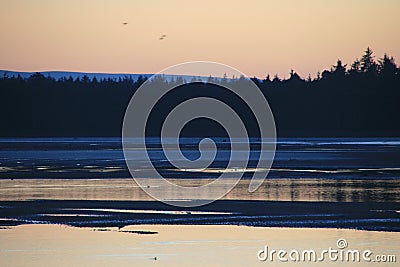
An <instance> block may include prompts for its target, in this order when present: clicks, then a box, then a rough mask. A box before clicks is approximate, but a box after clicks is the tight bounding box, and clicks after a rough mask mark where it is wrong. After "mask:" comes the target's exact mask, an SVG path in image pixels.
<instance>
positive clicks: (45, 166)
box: [0, 138, 400, 202]
mask: <svg viewBox="0 0 400 267" xmlns="http://www.w3.org/2000/svg"><path fill="white" fill-rule="evenodd" d="M147 141H148V147H149V155H150V157H151V158H152V162H153V164H154V165H155V166H156V167H157V168H158V170H159V171H160V173H162V174H163V175H164V176H166V177H169V179H170V180H171V181H172V182H174V183H176V184H180V185H183V186H199V185H202V184H206V183H208V182H210V181H212V180H213V179H214V178H217V177H218V176H219V174H220V172H221V170H223V169H224V166H226V163H227V161H228V160H229V155H230V153H229V148H230V147H229V142H227V140H225V139H223V138H216V139H215V141H216V143H217V147H218V148H219V150H218V153H217V156H216V159H215V161H214V163H213V165H212V166H211V168H210V169H209V170H207V171H192V172H190V173H189V175H188V173H187V172H181V171H179V170H176V169H173V168H172V167H171V165H170V164H169V163H168V161H167V160H166V158H165V155H164V154H163V153H162V148H161V145H160V142H159V140H158V139H156V138H149V139H148V140H147ZM199 141H200V139H198V138H183V139H182V140H181V149H182V151H183V154H184V155H185V156H187V157H188V158H192V159H195V158H196V157H198V156H199V151H198V143H199ZM168 142H169V140H167V142H166V143H167V144H168ZM234 142H240V140H234ZM259 144H260V140H257V139H252V140H251V147H252V148H255V150H256V148H257V146H259ZM135 160H137V161H141V160H144V159H142V158H137V159H135ZM256 162H257V152H254V150H252V153H251V154H250V162H249V168H248V170H247V172H246V174H245V175H244V178H248V177H250V176H251V175H252V173H253V172H254V171H256V169H254V168H252V167H253V166H255V165H256ZM130 177H131V176H130V174H129V172H128V170H127V167H126V164H125V160H124V157H123V153H122V150H121V140H120V139H117V138H78V139H76V138H50V139H48V138H46V139H43V138H35V139H0V199H1V200H17V199H19V200H26V199H104V200H106V199H113V200H134V199H140V200H148V199H149V197H148V196H147V195H146V194H145V193H144V192H143V191H142V190H141V188H140V187H138V186H137V185H136V184H135V183H134V181H133V179H131V178H130ZM200 178H202V179H200ZM399 178H400V139H348V138H339V139H282V140H279V142H278V144H277V152H276V156H275V161H274V164H273V166H272V169H271V172H270V174H269V176H268V179H267V180H266V181H265V182H264V183H263V185H262V186H261V187H260V188H259V189H258V190H257V191H256V192H255V193H249V192H248V184H249V180H247V179H242V180H241V181H240V182H239V184H238V185H237V186H236V187H235V188H234V189H233V190H232V191H231V192H230V193H229V194H228V195H226V196H225V199H246V200H289V201H302V200H305V201H380V202H385V201H395V202H397V201H399V200H400V194H399V191H400V189H399V188H400V179H399ZM231 182H232V181H230V180H229V179H227V180H226V183H227V184H229V183H231ZM196 197H200V198H207V195H205V196H196Z"/></svg>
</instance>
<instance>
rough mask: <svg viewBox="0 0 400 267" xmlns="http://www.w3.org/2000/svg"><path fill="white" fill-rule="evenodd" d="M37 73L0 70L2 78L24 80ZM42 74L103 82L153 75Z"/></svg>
mask: <svg viewBox="0 0 400 267" xmlns="http://www.w3.org/2000/svg"><path fill="white" fill-rule="evenodd" d="M35 73H36V72H21V71H9V70H0V76H1V77H4V76H6V77H18V75H20V76H21V77H22V78H29V77H30V76H32V75H33V74H35ZM40 73H41V74H43V75H44V76H45V77H51V78H54V79H56V80H59V79H61V78H69V77H72V79H74V80H75V79H77V78H82V77H84V76H87V77H89V79H91V80H92V79H93V78H94V77H96V79H97V80H102V79H112V80H118V79H119V78H121V79H123V78H125V77H128V78H132V80H135V81H136V80H137V79H138V78H139V76H142V77H147V78H149V77H151V76H152V75H153V74H131V73H94V72H72V71H41V72H40Z"/></svg>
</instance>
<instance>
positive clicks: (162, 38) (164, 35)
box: [158, 34, 167, 40]
mask: <svg viewBox="0 0 400 267" xmlns="http://www.w3.org/2000/svg"><path fill="white" fill-rule="evenodd" d="M165 37H167V35H166V34H163V35H161V37H160V38H158V40H164V39H165Z"/></svg>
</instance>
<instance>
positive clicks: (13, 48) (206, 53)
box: [0, 0, 400, 78]
mask: <svg viewBox="0 0 400 267" xmlns="http://www.w3.org/2000/svg"><path fill="white" fill-rule="evenodd" d="M0 5H1V6H0V40H1V41H0V69H7V70H20V71H45V70H67V71H85V72H113V73H156V72H159V71H160V70H162V69H164V68H166V67H168V66H170V65H175V64H179V63H182V62H186V61H195V60H201V61H216V62H220V63H223V64H227V65H230V66H232V67H235V68H237V69H239V70H240V71H242V72H244V73H245V74H247V75H249V76H257V77H260V78H263V77H265V75H266V74H267V73H269V74H271V75H274V74H276V73H278V74H279V75H280V76H281V77H284V76H286V77H287V76H288V73H289V71H290V69H291V68H293V69H294V70H295V71H297V72H299V73H300V75H301V76H303V77H306V76H308V74H309V73H311V75H312V76H315V73H316V72H317V71H320V70H323V69H327V68H329V67H330V66H331V65H332V64H334V63H335V62H336V60H337V59H338V58H341V59H342V60H343V61H344V62H345V63H348V64H350V63H351V62H353V61H354V59H355V58H356V57H360V56H361V54H362V52H363V50H365V48H366V47H367V46H370V47H371V48H372V49H373V50H374V52H375V55H376V56H377V57H382V56H383V53H384V52H387V53H388V54H389V55H392V56H394V57H395V58H396V59H397V60H398V62H400V32H399V29H400V20H399V19H398V17H399V14H400V1H398V0H380V1H378V0H376V1H368V0H335V1H324V0H304V1H299V0H274V1H268V0H264V1H263V0H242V1H234V0H221V1H215V0H214V1H211V0H203V1H184V0H181V1H179V0H165V1H162V0H143V1H135V0H131V1H130V0H115V1H105V0H65V1H61V0H34V1H33V0H32V1H31V0H0ZM125 21H126V22H128V25H126V26H124V25H123V24H122V23H123V22H125ZM162 34H166V35H167V37H166V38H165V39H164V40H159V37H160V36H161V35H162Z"/></svg>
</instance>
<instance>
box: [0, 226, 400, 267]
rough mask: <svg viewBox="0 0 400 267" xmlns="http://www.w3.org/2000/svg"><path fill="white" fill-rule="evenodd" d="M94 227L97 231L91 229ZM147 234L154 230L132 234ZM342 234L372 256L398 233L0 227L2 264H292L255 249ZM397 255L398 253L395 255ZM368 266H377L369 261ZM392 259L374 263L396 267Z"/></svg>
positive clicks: (331, 242)
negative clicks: (262, 257) (269, 258)
mask: <svg viewBox="0 0 400 267" xmlns="http://www.w3.org/2000/svg"><path fill="white" fill-rule="evenodd" d="M96 230H98V231H96ZM146 232H151V233H155V234H137V233H146ZM341 238H344V239H345V240H346V242H347V244H348V247H347V249H349V250H359V251H364V250H367V249H368V250H371V251H372V256H371V258H373V257H375V256H376V255H395V256H397V262H398V260H399V256H400V255H398V252H399V247H400V233H387V232H364V231H354V230H344V229H304V228H303V229H292V228H256V227H244V226H182V225H180V226H176V225H175V226H174V225H136V226H129V227H124V228H123V229H118V228H102V229H88V228H73V227H66V226H61V225H22V226H17V227H15V228H9V229H1V230H0V262H1V263H2V266H33V267H35V266H59V267H64V266H89V267H90V266H96V267H97V266H258V265H260V266H267V265H269V266H291V264H293V263H292V262H280V261H277V260H275V261H273V262H269V261H267V262H260V261H259V260H258V258H257V252H258V251H259V250H261V249H263V248H264V247H265V246H266V245H268V246H269V248H270V249H276V250H280V249H284V250H286V251H290V250H293V249H296V250H299V251H303V250H315V251H321V250H322V249H329V247H332V248H333V249H337V240H338V239H341ZM396 254H397V255H396ZM343 264H345V265H346V266H363V265H364V264H366V263H365V262H340V261H337V262H331V261H329V260H328V257H326V260H325V261H323V262H318V263H311V264H310V262H308V261H301V262H296V263H295V265H296V266H309V265H311V266H313V265H321V266H325V265H329V266H342V265H343ZM370 265H371V266H377V265H374V264H370ZM395 265H396V263H379V266H382V267H383V266H395Z"/></svg>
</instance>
